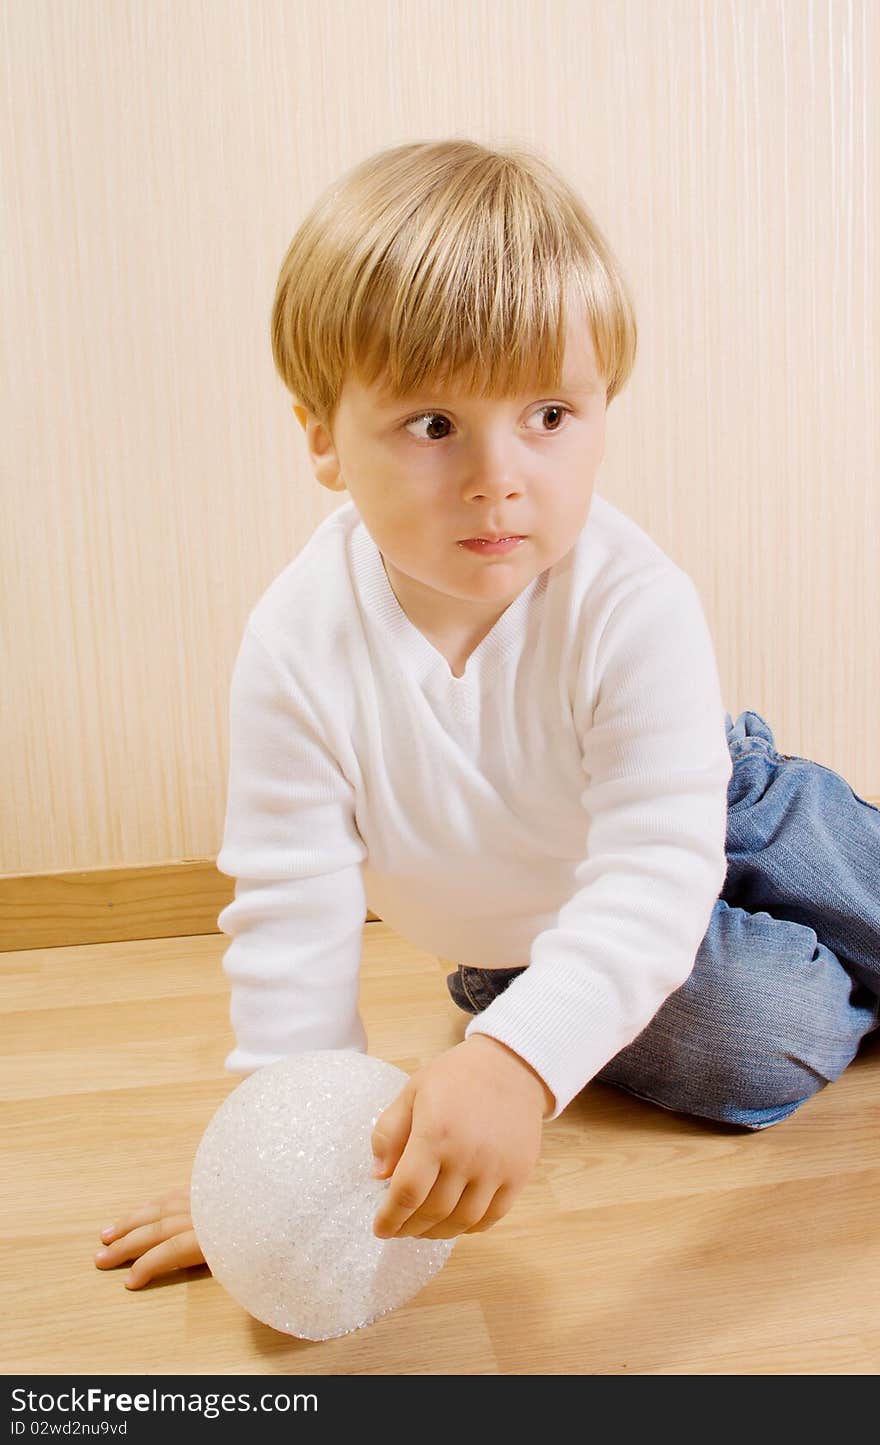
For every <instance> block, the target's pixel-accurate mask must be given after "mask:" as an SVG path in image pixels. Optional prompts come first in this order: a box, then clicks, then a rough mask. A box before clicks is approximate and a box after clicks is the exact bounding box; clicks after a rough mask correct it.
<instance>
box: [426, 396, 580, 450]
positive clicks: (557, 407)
mask: <svg viewBox="0 0 880 1445" xmlns="http://www.w3.org/2000/svg"><path fill="white" fill-rule="evenodd" d="M545 411H549V412H558V413H559V422H557V424H556V425H555V426H552V427H551V428H550V431H549V432H547V433H546V435H548V436H552V435H553V433H554V432H558V431H559V430H560V428H561V423H562V417H563V415H568V414H570V413H571V407H570V406H563V405H562V403H561V402H558V401H553V402H547V403H546V405H544V406H539V407H538V409H537V411H535V412H534V413H533V415H534V416H539V415H540V414H541V412H545ZM438 419H439V420H440V421H441V422H445V423H446V424H447V425H449V424H450V423H449V418H448V417H447V416H444V414H443V412H442V411H422V412H419V413H418V415H417V416H411V417H409V418H408V419H407V420H406V421H405V422H404V423H403V425H404V427H405V428H407V429H408V428H409V427H411V426H413V425H414V424H415V423H416V422H423V421H427V422H428V424H429V427H431V426H433V425H434V423H435V421H436V420H438ZM414 435H415V433H413V432H410V436H414ZM416 440H417V441H445V440H446V436H445V435H443V436H438V435H437V434H436V432H435V433H433V434H431V433H430V432H429V434H428V435H424V434H423V435H422V436H416Z"/></svg>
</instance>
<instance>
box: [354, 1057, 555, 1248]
mask: <svg viewBox="0 0 880 1445" xmlns="http://www.w3.org/2000/svg"><path fill="white" fill-rule="evenodd" d="M554 1103H555V1100H554V1097H553V1094H552V1093H551V1091H550V1090H549V1089H548V1088H547V1086H546V1084H545V1083H544V1082H543V1080H542V1079H540V1078H539V1076H538V1075H537V1074H536V1073H535V1072H534V1070H533V1069H532V1068H531V1066H530V1065H529V1064H527V1063H526V1062H525V1061H524V1060H523V1059H521V1058H520V1057H519V1055H518V1054H516V1053H514V1051H513V1050H512V1049H509V1048H508V1047H507V1046H506V1044H501V1043H499V1042H498V1040H497V1039H493V1038H490V1037H489V1036H488V1035H487V1034H475V1035H472V1036H471V1038H469V1039H463V1040H462V1042H461V1043H460V1044H456V1045H455V1047H454V1048H452V1049H448V1050H447V1051H446V1052H445V1053H443V1054H439V1055H438V1056H437V1058H436V1059H432V1060H431V1062H430V1064H427V1065H426V1066H425V1067H424V1068H423V1069H419V1070H418V1071H417V1072H416V1073H415V1074H413V1075H412V1077H411V1078H410V1080H409V1082H408V1083H407V1084H406V1085H405V1087H404V1088H403V1090H402V1091H401V1093H400V1094H399V1095H398V1096H397V1098H396V1099H395V1100H394V1102H393V1103H392V1104H390V1105H389V1107H388V1108H387V1109H386V1110H385V1111H384V1113H382V1114H380V1116H379V1118H378V1119H377V1121H376V1126H375V1128H374V1130H373V1134H372V1146H373V1153H374V1154H375V1155H378V1156H380V1157H381V1158H382V1160H383V1161H384V1166H385V1167H384V1168H383V1170H382V1172H381V1173H380V1174H377V1176H376V1177H377V1178H381V1179H387V1178H388V1177H389V1176H390V1175H391V1174H392V1171H393V1175H394V1177H393V1178H392V1180H391V1187H390V1189H389V1190H388V1194H387V1196H386V1198H385V1199H384V1201H383V1203H382V1207H381V1209H380V1210H379V1212H378V1213H377V1215H376V1218H375V1220H374V1221H373V1233H374V1234H375V1235H376V1236H377V1237H378V1238H379V1239H392V1238H395V1237H398V1236H402V1235H417V1236H419V1237H420V1238H422V1239H452V1238H453V1237H454V1236H455V1235H457V1234H477V1233H480V1232H481V1231H482V1230H486V1229H491V1227H492V1225H493V1224H497V1222H498V1220H499V1219H501V1218H502V1217H503V1216H504V1215H505V1214H506V1213H507V1211H508V1209H509V1208H510V1206H511V1204H512V1203H513V1201H514V1199H515V1198H516V1196H517V1195H518V1194H519V1192H520V1190H521V1189H522V1188H523V1185H524V1184H525V1183H526V1181H527V1179H528V1177H529V1175H530V1174H531V1172H532V1170H533V1169H534V1167H535V1164H536V1163H537V1160H538V1155H539V1154H540V1152H541V1131H542V1125H543V1121H544V1119H545V1118H546V1117H547V1115H548V1114H549V1113H550V1112H551V1111H552V1109H553V1107H554Z"/></svg>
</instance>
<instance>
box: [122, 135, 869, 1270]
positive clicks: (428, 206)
mask: <svg viewBox="0 0 880 1445" xmlns="http://www.w3.org/2000/svg"><path fill="white" fill-rule="evenodd" d="M272 346H273V355H274V359H275V364H276V367H277V369H278V371H279V373H280V375H281V377H282V378H283V380H284V382H285V385H286V386H287V388H288V389H289V391H290V392H291V394H292V395H293V397H294V398H295V401H294V405H293V410H294V413H295V414H296V416H297V418H298V420H299V421H300V423H301V425H302V426H303V428H304V431H305V435H306V442H307V446H308V451H309V456H310V459H311V464H312V467H313V470H314V473H315V476H316V477H317V480H318V481H319V482H320V483H321V485H322V486H325V487H328V488H329V489H331V490H332V491H340V492H341V491H345V490H347V491H348V492H349V494H350V500H349V501H347V502H345V503H344V504H343V505H341V506H340V507H339V508H338V509H337V510H336V511H334V512H333V513H331V514H330V515H329V516H328V517H327V518H326V519H325V520H324V521H323V522H322V523H321V524H320V525H319V526H318V528H317V529H316V531H315V532H314V533H313V535H312V537H311V538H310V539H309V541H308V542H307V543H306V545H305V546H304V547H303V549H302V550H301V552H300V553H299V555H298V556H297V557H296V558H295V559H294V560H293V561H292V562H291V563H290V564H289V565H288V566H287V567H286V568H285V570H284V571H283V572H282V573H281V574H280V575H279V576H278V577H277V578H276V579H275V581H274V582H273V583H272V584H271V586H270V587H269V588H268V589H267V591H266V592H265V594H264V595H263V597H262V598H261V599H260V600H259V602H258V603H257V604H256V606H255V607H254V609H253V610H252V612H251V614H250V616H249V617H248V620H247V624H246V627H245V630H244V636H243V639H242V643H241V647H240V651H239V654H238V657H237V660H236V663H235V668H234V673H233V678H232V685H231V696H230V719H231V728H230V770H229V793H228V802H227V817H226V827H225V834H224V839H223V847H222V850H221V852H220V855H219V857H218V860H217V863H218V867H219V868H220V870H221V872H223V873H225V874H226V875H227V876H229V877H232V878H235V879H236V889H235V898H234V901H233V902H232V903H230V904H229V906H228V907H227V908H224V910H223V911H222V913H221V914H220V917H219V920H218V922H219V925H220V927H221V929H222V930H223V932H225V933H226V934H227V935H228V936H229V937H230V938H231V940H232V942H231V944H230V947H229V948H228V950H227V952H226V955H225V957H224V969H225V971H226V973H227V974H228V976H229V978H230V981H231V988H232V998H231V1017H232V1022H233V1025H234V1029H235V1035H236V1046H235V1048H234V1049H233V1051H232V1053H231V1054H230V1055H229V1056H228V1058H227V1059H226V1067H227V1069H229V1071H230V1072H231V1073H233V1074H238V1075H245V1074H248V1073H250V1072H252V1071H253V1070H255V1069H258V1068H260V1067H262V1066H263V1065H266V1064H270V1063H272V1062H274V1061H275V1060H278V1059H280V1058H282V1057H284V1056H285V1055H288V1054H291V1053H296V1052H299V1051H302V1050H306V1049H357V1050H365V1049H366V1044H367V1040H366V1034H365V1031H364V1028H363V1025H362V1022H361V1019H360V1016H359V1014H358V970H359V963H360V955H361V945H362V926H363V922H364V918H365V915H366V911H367V907H368V906H369V907H370V908H372V909H373V910H374V911H375V912H376V913H377V914H378V915H379V916H380V917H381V918H382V919H383V920H384V921H385V922H386V923H388V924H389V925H390V926H391V927H392V928H394V929H395V930H396V931H398V932H399V933H400V934H401V935H402V936H403V937H405V938H407V939H409V940H410V941H411V942H412V943H413V944H414V945H415V946H416V947H418V948H422V949H427V950H428V951H430V952H432V953H435V954H437V955H439V956H441V957H451V958H454V959H456V960H461V963H460V965H459V966H458V968H457V970H456V971H455V972H454V973H452V974H451V975H450V976H449V978H448V985H449V989H450V992H451V994H452V997H453V998H454V1000H455V1002H456V1003H457V1004H458V1005H459V1006H460V1007H461V1008H462V1009H464V1010H467V1011H468V1012H469V1013H472V1014H474V1015H475V1017H474V1018H473V1019H472V1020H471V1021H470V1022H469V1024H468V1026H467V1028H466V1030H465V1034H464V1039H463V1040H462V1042H461V1043H459V1044H457V1045H456V1046H455V1047H454V1048H451V1049H449V1050H448V1051H447V1052H445V1053H443V1054H441V1055H440V1056H439V1057H438V1058H436V1059H434V1060H432V1061H431V1062H430V1063H429V1064H428V1065H427V1066H426V1067H425V1068H422V1069H420V1070H419V1071H418V1072H417V1073H416V1074H414V1075H413V1076H412V1077H411V1079H410V1080H409V1082H408V1084H407V1085H406V1086H405V1088H404V1089H403V1090H402V1092H401V1093H400V1095H399V1096H398V1098H397V1099H396V1100H394V1102H393V1103H392V1104H391V1105H390V1107H389V1108H388V1109H386V1110H385V1112H384V1113H383V1114H382V1115H381V1116H380V1117H379V1119H378V1121H377V1123H376V1127H375V1130H374V1133H373V1136H372V1145H373V1149H374V1153H376V1155H377V1156H378V1157H379V1159H380V1161H381V1167H380V1169H379V1170H378V1172H379V1174H380V1176H381V1177H384V1178H385V1179H390V1185H389V1188H388V1190H387V1193H386V1196H385V1199H384V1202H383V1205H382V1207H381V1209H380V1210H379V1213H378V1214H377V1217H376V1221H375V1226H374V1227H375V1232H376V1234H377V1235H378V1236H379V1237H381V1238H390V1237H392V1236H395V1235H397V1236H402V1235H412V1236H415V1235H420V1236H422V1237H424V1238H430V1239H446V1238H451V1237H453V1236H454V1235H457V1234H461V1233H475V1232H479V1231H480V1230H485V1229H488V1228H490V1227H491V1226H492V1224H494V1223H495V1222H497V1221H498V1220H499V1219H501V1218H502V1217H503V1216H504V1215H505V1214H506V1212H507V1211H508V1210H509V1208H510V1206H511V1204H512V1202H513V1200H514V1199H515V1198H516V1196H517V1194H518V1193H519V1191H520V1190H521V1189H522V1187H523V1185H524V1184H525V1182H526V1180H527V1179H528V1177H529V1175H530V1173H531V1171H532V1169H533V1168H534V1165H535V1163H536V1160H537V1158H538V1155H539V1151H540V1146H541V1135H542V1126H543V1122H544V1120H546V1119H556V1118H558V1117H559V1115H560V1114H561V1113H562V1111H563V1110H564V1109H565V1108H566V1106H567V1105H568V1104H569V1102H570V1101H571V1099H573V1098H574V1097H575V1095H576V1094H577V1093H578V1092H579V1091H580V1090H581V1089H583V1088H584V1086H585V1085H586V1084H587V1083H588V1082H589V1081H590V1080H591V1079H594V1078H595V1079H599V1080H602V1081H605V1082H608V1083H612V1084H616V1085H617V1086H618V1087H620V1088H622V1089H625V1090H627V1091H628V1092H630V1093H632V1094H635V1095H637V1096H638V1097H640V1098H643V1099H647V1100H649V1101H651V1102H652V1103H655V1104H659V1105H660V1106H661V1107H663V1108H666V1109H671V1110H675V1111H678V1112H684V1113H688V1114H695V1115H699V1116H701V1117H703V1118H707V1119H712V1120H718V1121H720V1122H722V1123H723V1124H727V1125H730V1124H733V1125H738V1126H740V1127H744V1128H746V1129H750V1130H756V1129H764V1128H766V1127H767V1126H768V1125H770V1124H773V1123H776V1122H777V1121H779V1120H782V1119H785V1118H787V1117H788V1115H790V1114H791V1113H792V1112H793V1111H794V1110H795V1109H797V1108H798V1106H799V1105H800V1104H802V1103H803V1102H804V1101H805V1100H806V1099H808V1098H809V1097H810V1096H811V1095H813V1094H814V1093H816V1091H817V1090H819V1089H820V1088H822V1087H823V1086H824V1085H825V1084H826V1083H827V1082H829V1081H831V1080H833V1079H836V1078H837V1077H838V1076H839V1075H840V1073H841V1072H842V1071H843V1069H844V1068H846V1066H847V1064H848V1063H849V1062H850V1061H851V1060H852V1058H853V1057H854V1055H855V1053H856V1050H857V1049H858V1046H859V1042H860V1040H861V1039H862V1037H863V1036H864V1035H865V1034H867V1033H869V1032H870V1031H871V1030H872V1029H874V1028H876V1027H877V1025H878V1009H880V1001H878V994H880V964H878V960H880V879H878V856H880V811H878V810H877V809H876V808H872V807H871V806H870V805H869V804H867V803H866V802H864V801H862V800H861V799H860V798H858V797H856V795H855V794H854V793H853V792H852V789H851V788H849V786H848V785H847V784H846V783H845V782H844V781H843V779H841V778H839V777H838V776H837V775H836V774H835V773H833V772H831V771H830V770H829V769H828V768H824V767H822V766H820V765H818V764H816V763H812V762H810V761H808V760H806V759H803V758H795V757H789V756H786V755H782V754H780V753H779V752H777V750H776V747H775V743H774V739H773V735H772V733H771V731H770V729H769V727H768V726H767V724H766V723H765V722H764V720H763V718H761V717H760V716H759V715H758V714H757V713H754V712H745V713H742V714H741V715H740V717H739V718H738V719H737V721H736V723H734V722H733V720H732V718H731V716H730V714H729V713H725V712H724V709H723V705H722V700H721V693H720V683H719V677H718V671H717V666H716V661H715V656H714V651H713V646H712V640H711V637H710V634H709V630H708V627H707V624H706V620H705V617H704V614H703V611H702V607H701V603H700V599H699V595H698V593H697V590H696V588H695V586H694V584H693V582H692V581H691V580H690V578H689V577H688V576H687V574H686V573H685V572H684V571H682V569H681V568H679V567H678V566H677V565H676V564H675V563H674V562H672V560H671V559H670V558H669V557H668V556H667V555H666V554H665V553H664V552H663V551H662V550H661V549H660V548H659V547H658V546H657V545H656V544H655V543H654V542H653V541H651V540H650V538H649V537H648V536H647V535H646V534H645V533H644V532H643V531H642V530H641V529H640V528H639V527H638V526H637V525H636V524H635V523H634V522H632V521H631V520H629V519H628V518H627V517H626V516H624V515H623V513H621V512H620V511H619V510H618V509H617V508H615V507H613V506H612V505H611V504H610V503H609V502H607V501H606V500H604V499H603V498H602V497H601V496H599V495H597V494H596V493H595V490H594V484H595V479H596V474H597V472H598V469H599V466H600V463H601V461H602V457H603V453H604V447H605V422H606V409H607V406H608V404H609V403H610V402H611V400H612V399H613V398H614V397H615V396H616V395H617V393H618V392H619V391H620V390H621V388H622V387H623V386H624V385H625V383H626V381H627V379H628V377H629V375H630V372H631V370H632V367H633V364H634V359H635V352H636V323H635V318H634V315H633V309H632V305H631V301H630V298H629V295H628V291H627V288H626V285H625V283H624V281H623V279H622V277H621V275H620V273H619V270H618V268H617V265H616V264H615V261H614V259H613V257H612V255H611V252H610V250H609V248H608V246H607V244H606V242H605V241H604V239H603V237H602V236H601V234H600V232H599V230H598V228H597V227H596V225H595V223H594V222H593V220H592V218H591V217H590V216H589V214H588V213H587V211H586V210H585V209H584V206H583V204H582V203H581V201H580V200H579V199H578V197H577V196H576V195H575V194H574V193H573V192H572V191H571V189H570V188H569V187H568V186H567V185H566V184H565V182H564V181H562V180H561V179H560V178H559V177H558V176H557V175H556V174H555V172H554V171H553V170H552V169H551V167H550V166H549V165H547V164H546V163H545V162H544V161H543V160H541V159H540V158H539V157H538V156H537V155H534V154H529V153H528V152H526V151H524V150H521V149H507V150H504V151H502V150H492V149H489V148H487V147H485V146H482V145H478V144H474V143H471V142H469V141H465V140H453V141H449V142H430V143H425V144H412V145H401V146H397V147H395V148H393V149H390V150H387V151H385V152H383V153H380V154H379V155H377V156H374V157H371V158H369V159H368V160H367V161H365V162H363V163H362V164H361V165H359V166H358V167H356V168H355V169H354V170H353V171H352V172H350V173H349V174H348V175H347V176H346V177H345V178H344V179H343V180H342V182H341V183H339V184H337V185H336V186H334V187H332V188H331V189H330V190H329V191H328V192H327V193H326V195H325V196H324V197H323V198H322V199H321V200H320V202H319V203H318V204H317V205H316V206H315V208H314V209H313V211H312V213H311V214H310V215H309V216H308V217H307V218H306V220H305V221H304V222H303V224H302V225H301V227H300V228H299V230H298V232H297V234H296V235H295V236H294V239H293V242H292V244H291V246H290V248H289V250H288V253H287V255H286V257H285V260H284V263H283V266H282V269H281V274H280V277H279V280H278V288H277V293H276V297H275V303H274V308H273V314H272ZM523 528H524V529H525V531H523ZM499 539H507V540H499ZM102 1237H103V1238H104V1240H105V1243H109V1244H110V1247H109V1249H107V1250H106V1251H104V1253H103V1257H102V1256H99V1257H98V1263H99V1265H100V1266H101V1267H108V1266H112V1265H115V1264H119V1263H122V1262H123V1261H126V1260H134V1261H135V1263H134V1266H133V1268H132V1271H131V1273H130V1275H129V1277H128V1279H127V1281H126V1282H127V1283H129V1284H130V1285H131V1287H133V1288H139V1287H140V1286H142V1285H143V1284H145V1283H146V1282H147V1280H149V1279H151V1278H153V1277H155V1276H156V1275H159V1274H163V1273H166V1272H168V1271H169V1270H172V1269H174V1268H179V1267H182V1266H187V1265H192V1264H196V1263H199V1262H200V1261H201V1260H202V1255H201V1251H200V1250H199V1247H198V1243H197V1241H196V1238H195V1235H194V1233H193V1231H192V1222H191V1219H190V1216H189V1205H188V1196H187V1191H186V1190H180V1191H178V1192H177V1193H176V1194H171V1195H165V1196H163V1197H162V1198H159V1199H157V1200H154V1201H151V1202H150V1203H148V1204H146V1205H144V1206H143V1207H142V1208H141V1209H139V1210H136V1211H134V1212H133V1213H131V1214H129V1215H128V1216H127V1217H125V1218H123V1219H122V1220H121V1221H120V1222H119V1223H118V1224H117V1225H115V1226H112V1227H111V1228H109V1229H108V1230H106V1231H105V1232H104V1235H103V1236H102Z"/></svg>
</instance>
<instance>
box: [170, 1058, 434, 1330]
mask: <svg viewBox="0 0 880 1445" xmlns="http://www.w3.org/2000/svg"><path fill="white" fill-rule="evenodd" d="M408 1077H409V1076H408V1075H407V1074H405V1073H404V1072H403V1070H402V1069H398V1068H396V1067H395V1065H394V1064H389V1063H387V1062H386V1061H385V1060H383V1059H376V1058H373V1057H372V1056H371V1055H369V1054H361V1053H357V1052H355V1051H354V1050H351V1049H320V1050H313V1051H311V1052H309V1053H303V1054H295V1055H293V1056H291V1057H290V1058H287V1059H281V1060H280V1061H279V1062H278V1063H276V1064H268V1065H266V1067H265V1068H262V1069H258V1070H257V1071H256V1073H254V1074H251V1075H250V1076H249V1077H248V1078H246V1079H245V1080H244V1081H243V1082H242V1083H241V1084H239V1086H238V1088H236V1089H234V1090H233V1092H232V1093H231V1094H230V1095H229V1097H228V1098H227V1099H225V1100H224V1101H223V1103H222V1104H221V1105H220V1108H219V1109H218V1110H217V1112H216V1114H215V1115H214V1117H213V1118H212V1119H211V1121H210V1123H209V1124H208V1127H207V1129H206V1130H205V1133H204V1135H203V1136H202V1140H201V1142H200V1144H199V1147H198V1150H197V1151H196V1157H195V1163H194V1165H193V1172H192V1187H191V1209H192V1221H193V1228H194V1230H195V1234H196V1238H197V1240H198V1242H199V1245H200V1247H201V1250H202V1253H203V1254H204V1256H205V1260H206V1262H207V1264H208V1266H209V1268H210V1269H211V1272H212V1273H213V1275H214V1277H215V1279H217V1280H218V1282H219V1283H220V1284H221V1285H222V1286H223V1287H224V1289H226V1290H228V1292H229V1293H230V1294H231V1295H232V1297H233V1299H235V1300H237V1301H238V1303H239V1304H240V1305H242V1306H243V1307H244V1309H246V1310H247V1311H248V1313H249V1314H251V1315H253V1316H254V1318H255V1319H258V1320H261V1321H262V1322H263V1323H264V1324H267V1325H271V1326H272V1327H273V1328H274V1329H276V1330H283V1331H285V1332H286V1333H287V1334H290V1335H297V1336H299V1337H300V1338H301V1339H306V1340H330V1339H334V1338H335V1337H336V1336H337V1335H344V1334H348V1332H349V1331H350V1330H356V1329H359V1328H360V1327H361V1326H363V1325H368V1324H371V1323H372V1322H373V1321H374V1320H375V1319H378V1317H379V1316H380V1315H384V1314H388V1313H389V1311H390V1310H393V1309H396V1308H397V1307H398V1306H399V1305H402V1304H404V1303H405V1302H406V1301H407V1300H409V1299H411V1298H412V1297H413V1295H415V1294H417V1293H418V1291H419V1290H420V1289H421V1288H422V1287H423V1286H424V1285H425V1284H427V1283H428V1281H429V1280H430V1279H431V1278H432V1276H433V1275H435V1274H436V1273H437V1272H438V1270H440V1269H442V1268H443V1265H444V1264H445V1263H446V1261H447V1259H448V1258H449V1255H450V1254H451V1252H452V1250H453V1248H454V1246H455V1243H456V1240H455V1238H453V1239H418V1238H415V1237H413V1238H407V1237H403V1238H400V1239H377V1238H376V1236H375V1235H374V1233H373V1221H374V1219H375V1217H376V1214H377V1213H378V1211H379V1209H380V1207H381V1204H382V1200H383V1197H384V1195H385V1193H386V1192H387V1190H388V1188H389V1183H390V1181H389V1180H388V1179H376V1177H375V1176H374V1174H373V1153H372V1147H371V1142H370V1141H371V1138H372V1133H373V1129H374V1128H375V1125H376V1122H377V1120H378V1118H379V1115H380V1114H381V1113H383V1112H384V1110H385V1109H387V1108H388V1105H389V1104H391V1103H393V1101H394V1099H396V1098H397V1096H398V1094H399V1093H400V1092H401V1090H402V1089H403V1088H404V1087H405V1085H406V1083H407V1081H408Z"/></svg>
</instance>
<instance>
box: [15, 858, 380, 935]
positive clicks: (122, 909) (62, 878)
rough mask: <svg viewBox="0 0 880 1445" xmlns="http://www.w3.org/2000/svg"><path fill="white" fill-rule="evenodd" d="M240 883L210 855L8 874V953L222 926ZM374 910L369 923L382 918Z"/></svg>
mask: <svg viewBox="0 0 880 1445" xmlns="http://www.w3.org/2000/svg"><path fill="white" fill-rule="evenodd" d="M234 896H235V884H234V882H233V881H232V879H230V878H227V877H226V875H225V874H224V873H219V872H218V871H217V867H216V865H215V863H214V862H213V861H212V860H211V859H210V858H185V859H184V860H183V861H182V862H180V863H154V864H150V865H148V866H147V867H144V868H88V869H84V870H83V871H81V872H61V873H13V874H8V875H7V876H6V877H5V878H0V953H8V952H10V951H11V950H13V949H28V948H61V947H64V946H68V945H71V944H80V943H118V942H123V941H125V940H127V939H133V938H176V937H184V936H186V935H187V934H193V933H219V931H220V930H219V929H218V927H217V917H218V914H219V913H220V911H221V909H223V908H225V907H226V905H227V903H231V902H232V899H233V897H234ZM379 921H380V920H379V919H378V918H377V915H376V914H375V913H372V912H370V911H368V912H367V915H366V919H365V922H367V923H371V922H379Z"/></svg>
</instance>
